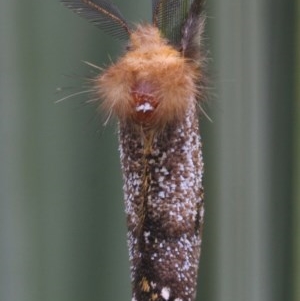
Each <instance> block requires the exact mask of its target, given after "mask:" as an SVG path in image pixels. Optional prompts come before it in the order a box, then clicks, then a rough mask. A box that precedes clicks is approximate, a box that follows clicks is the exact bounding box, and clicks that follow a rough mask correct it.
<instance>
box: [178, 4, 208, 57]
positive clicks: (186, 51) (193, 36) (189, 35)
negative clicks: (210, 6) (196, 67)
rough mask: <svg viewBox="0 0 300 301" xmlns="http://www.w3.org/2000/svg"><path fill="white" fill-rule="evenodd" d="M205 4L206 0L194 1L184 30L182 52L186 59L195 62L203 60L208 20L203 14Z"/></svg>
mask: <svg viewBox="0 0 300 301" xmlns="http://www.w3.org/2000/svg"><path fill="white" fill-rule="evenodd" d="M204 2H205V1H204V0H194V1H193V3H192V5H191V7H190V11H189V14H188V17H187V19H186V21H185V23H184V25H183V28H182V39H181V51H182V53H183V55H184V56H185V57H187V58H191V59H193V60H194V61H200V60H201V41H202V35H203V32H204V26H205V20H206V16H205V14H204V12H203V10H204ZM204 57H205V56H204Z"/></svg>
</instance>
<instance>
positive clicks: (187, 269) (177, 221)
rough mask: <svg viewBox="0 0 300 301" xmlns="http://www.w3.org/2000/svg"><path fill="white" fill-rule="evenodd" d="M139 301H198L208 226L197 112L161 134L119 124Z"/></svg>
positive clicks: (133, 273)
mask: <svg viewBox="0 0 300 301" xmlns="http://www.w3.org/2000/svg"><path fill="white" fill-rule="evenodd" d="M119 129H120V130H119V139H120V155H121V163H122V170H123V178H124V198H125V208H126V209H125V210H126V214H127V223H128V245H129V255H130V262H131V279H132V286H133V298H132V300H133V301H149V300H153V301H163V300H170V301H193V300H195V294H196V281H197V270H198V263H199V257H200V247H201V234H202V226H203V215H204V208H203V189H202V175H203V161H202V153H201V142H200V136H199V130H198V118H197V115H196V113H195V108H194V107H192V108H190V110H189V112H187V114H186V116H185V118H184V120H181V121H178V120H177V121H174V123H173V124H170V125H167V126H166V127H165V129H164V130H163V131H161V132H160V133H159V134H153V133H155V132H154V131H152V130H145V129H143V127H142V126H140V127H138V126H132V123H131V122H128V123H121V124H120V125H119Z"/></svg>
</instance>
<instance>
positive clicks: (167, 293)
mask: <svg viewBox="0 0 300 301" xmlns="http://www.w3.org/2000/svg"><path fill="white" fill-rule="evenodd" d="M160 294H161V296H162V297H163V298H164V299H165V300H169V298H170V288H168V287H163V288H162V290H161V293H160Z"/></svg>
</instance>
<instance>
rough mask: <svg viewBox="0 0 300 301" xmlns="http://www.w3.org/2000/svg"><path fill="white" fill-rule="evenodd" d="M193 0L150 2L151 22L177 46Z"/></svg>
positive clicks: (154, 0) (153, 0)
mask: <svg viewBox="0 0 300 301" xmlns="http://www.w3.org/2000/svg"><path fill="white" fill-rule="evenodd" d="M192 2H193V0H152V20H153V24H154V26H156V27H158V28H159V30H160V31H161V32H162V34H163V35H164V37H165V38H167V39H168V40H169V41H170V42H171V44H173V45H174V46H179V45H180V41H181V36H182V34H181V29H182V26H183V24H184V23H185V20H186V19H187V17H188V13H189V10H190V7H191V4H192Z"/></svg>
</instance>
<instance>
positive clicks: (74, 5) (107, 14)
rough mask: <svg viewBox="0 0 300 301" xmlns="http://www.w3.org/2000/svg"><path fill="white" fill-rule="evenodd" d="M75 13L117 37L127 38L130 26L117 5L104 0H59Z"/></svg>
mask: <svg viewBox="0 0 300 301" xmlns="http://www.w3.org/2000/svg"><path fill="white" fill-rule="evenodd" d="M61 2H62V3H63V4H64V5H65V6H67V7H68V8H70V9H72V10H73V11H74V12H76V13H77V14H79V15H81V16H83V17H84V18H86V19H88V20H89V21H90V22H91V23H93V24H94V25H95V26H97V27H98V28H100V29H102V30H103V31H105V32H107V33H109V34H111V35H112V36H113V37H115V38H117V39H121V40H124V39H128V38H129V35H130V32H131V30H130V27H129V25H128V23H127V21H126V20H125V18H124V17H123V16H122V14H121V13H120V11H119V9H118V7H117V6H116V5H114V4H113V3H112V2H110V1H106V0H61Z"/></svg>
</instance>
